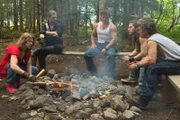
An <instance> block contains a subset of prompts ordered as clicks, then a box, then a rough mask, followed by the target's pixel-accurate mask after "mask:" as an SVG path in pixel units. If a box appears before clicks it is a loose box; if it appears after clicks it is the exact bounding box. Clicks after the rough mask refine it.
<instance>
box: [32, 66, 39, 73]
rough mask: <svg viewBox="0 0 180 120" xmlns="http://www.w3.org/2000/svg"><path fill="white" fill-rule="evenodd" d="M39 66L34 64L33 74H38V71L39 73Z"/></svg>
mask: <svg viewBox="0 0 180 120" xmlns="http://www.w3.org/2000/svg"><path fill="white" fill-rule="evenodd" d="M38 71H39V70H38V68H37V67H35V66H32V74H33V75H36V74H37V73H38Z"/></svg>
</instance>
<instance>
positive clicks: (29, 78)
mask: <svg viewBox="0 0 180 120" xmlns="http://www.w3.org/2000/svg"><path fill="white" fill-rule="evenodd" d="M28 80H29V81H31V82H35V81H36V80H37V78H36V76H34V75H32V74H30V75H29V77H28Z"/></svg>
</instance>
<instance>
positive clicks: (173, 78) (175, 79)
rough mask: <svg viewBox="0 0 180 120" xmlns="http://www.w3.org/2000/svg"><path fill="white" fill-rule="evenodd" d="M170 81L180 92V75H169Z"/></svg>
mask: <svg viewBox="0 0 180 120" xmlns="http://www.w3.org/2000/svg"><path fill="white" fill-rule="evenodd" d="M167 77H168V80H169V82H170V83H171V84H172V85H173V86H174V88H175V89H176V90H177V91H178V92H179V93H180V75H168V76H167Z"/></svg>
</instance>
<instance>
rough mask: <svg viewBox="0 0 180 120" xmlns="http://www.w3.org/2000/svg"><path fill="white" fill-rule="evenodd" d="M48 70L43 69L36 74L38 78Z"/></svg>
mask: <svg viewBox="0 0 180 120" xmlns="http://www.w3.org/2000/svg"><path fill="white" fill-rule="evenodd" d="M45 71H46V70H45V69H42V70H41V71H40V72H39V73H38V74H37V75H36V79H38V78H39V77H40V76H41V75H42V74H43V73H44V72H45Z"/></svg>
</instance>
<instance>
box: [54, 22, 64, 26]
mask: <svg viewBox="0 0 180 120" xmlns="http://www.w3.org/2000/svg"><path fill="white" fill-rule="evenodd" d="M55 26H58V27H63V24H60V23H58V22H56V23H55Z"/></svg>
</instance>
